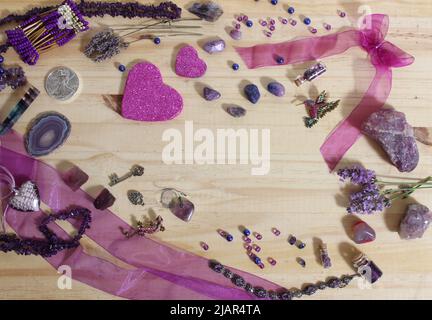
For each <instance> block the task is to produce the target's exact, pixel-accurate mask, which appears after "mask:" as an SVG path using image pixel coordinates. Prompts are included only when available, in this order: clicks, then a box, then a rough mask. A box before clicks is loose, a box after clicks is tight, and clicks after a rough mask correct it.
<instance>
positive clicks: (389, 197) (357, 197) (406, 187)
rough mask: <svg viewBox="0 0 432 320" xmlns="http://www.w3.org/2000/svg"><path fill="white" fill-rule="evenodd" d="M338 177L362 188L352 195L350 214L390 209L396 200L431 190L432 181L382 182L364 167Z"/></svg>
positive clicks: (428, 179) (355, 167)
mask: <svg viewBox="0 0 432 320" xmlns="http://www.w3.org/2000/svg"><path fill="white" fill-rule="evenodd" d="M337 174H338V176H339V177H340V179H341V181H347V180H348V181H350V182H351V183H353V184H355V185H358V186H361V190H360V191H356V192H354V193H352V194H351V195H350V202H349V206H348V207H347V211H348V213H359V214H372V213H375V212H381V211H383V210H384V209H385V208H389V207H390V206H391V204H392V202H393V201H395V200H396V199H405V198H407V197H408V196H409V195H411V194H412V193H413V192H414V191H416V190H417V189H422V188H430V187H429V186H426V187H423V186H424V185H428V184H429V183H430V181H431V180H432V178H431V177H428V178H426V179H424V180H422V181H417V182H415V183H409V184H407V183H403V182H402V183H398V182H382V181H380V180H379V179H378V178H377V176H376V173H375V171H373V170H368V169H365V168H363V167H362V166H359V165H357V166H352V167H349V168H344V169H340V170H339V171H338V173H337ZM390 184H392V185H397V186H398V187H397V188H393V189H385V188H386V186H387V185H390Z"/></svg>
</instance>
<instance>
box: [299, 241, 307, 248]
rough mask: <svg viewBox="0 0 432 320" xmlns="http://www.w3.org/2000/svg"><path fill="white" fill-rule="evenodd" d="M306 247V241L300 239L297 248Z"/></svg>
mask: <svg viewBox="0 0 432 320" xmlns="http://www.w3.org/2000/svg"><path fill="white" fill-rule="evenodd" d="M305 247H306V244H305V243H304V242H301V241H299V242H298V243H297V248H299V249H304V248H305Z"/></svg>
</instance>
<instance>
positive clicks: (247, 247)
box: [244, 244, 252, 251]
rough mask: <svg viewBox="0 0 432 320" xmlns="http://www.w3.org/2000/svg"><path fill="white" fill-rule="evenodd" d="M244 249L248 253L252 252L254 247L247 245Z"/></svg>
mask: <svg viewBox="0 0 432 320" xmlns="http://www.w3.org/2000/svg"><path fill="white" fill-rule="evenodd" d="M244 248H245V249H246V251H252V246H251V245H249V244H245V246H244Z"/></svg>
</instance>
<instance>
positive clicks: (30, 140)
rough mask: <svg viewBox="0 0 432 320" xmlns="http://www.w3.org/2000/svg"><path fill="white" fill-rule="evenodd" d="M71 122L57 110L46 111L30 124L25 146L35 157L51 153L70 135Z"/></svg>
mask: <svg viewBox="0 0 432 320" xmlns="http://www.w3.org/2000/svg"><path fill="white" fill-rule="evenodd" d="M70 131H71V124H70V122H69V120H68V119H67V118H66V117H65V116H63V115H62V114H60V113H57V112H45V113H42V114H40V115H38V116H37V118H36V119H34V120H33V121H32V122H31V124H30V129H29V130H28V131H27V133H26V136H25V147H26V150H27V152H28V154H30V155H31V156H33V157H41V156H45V155H48V154H50V153H51V152H53V151H54V150H56V149H57V148H59V147H60V146H61V145H62V144H63V143H64V142H65V141H66V140H67V138H68V137H69V134H70Z"/></svg>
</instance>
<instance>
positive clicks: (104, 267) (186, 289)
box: [0, 132, 278, 300]
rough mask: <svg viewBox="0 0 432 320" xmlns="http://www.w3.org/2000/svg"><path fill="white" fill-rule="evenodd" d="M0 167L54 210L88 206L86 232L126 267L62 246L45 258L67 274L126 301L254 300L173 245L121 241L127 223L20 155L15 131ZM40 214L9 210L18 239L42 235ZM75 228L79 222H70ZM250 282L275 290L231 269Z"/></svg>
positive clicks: (0, 152) (4, 142)
mask: <svg viewBox="0 0 432 320" xmlns="http://www.w3.org/2000/svg"><path fill="white" fill-rule="evenodd" d="M0 139H1V140H0V141H1V147H0V165H3V166H5V167H6V168H8V169H9V170H10V171H11V173H12V174H13V176H14V177H15V180H16V183H17V185H20V184H21V183H23V182H24V181H27V180H32V181H34V182H35V183H36V184H37V185H38V187H39V190H40V195H41V200H42V202H44V203H45V204H46V205H47V206H49V207H50V208H51V209H52V210H54V211H59V210H64V209H66V208H69V207H71V206H80V207H84V208H87V209H90V210H92V218H93V222H92V225H91V229H89V230H88V231H87V233H86V236H87V237H88V238H90V239H92V240H93V241H94V242H96V243H97V244H98V245H100V246H101V247H102V248H104V249H105V250H106V251H107V252H109V253H110V254H111V255H112V256H114V257H115V258H117V259H119V260H121V261H122V262H124V263H126V264H128V265H130V266H131V268H130V269H127V268H123V267H119V266H117V265H115V264H113V263H111V262H109V261H107V260H104V259H102V258H100V257H96V256H91V255H89V254H87V253H86V252H85V251H84V249H83V247H82V246H80V247H78V248H76V249H71V250H65V251H62V252H60V253H58V254H57V255H56V256H54V257H51V258H48V259H46V260H47V261H48V262H49V263H50V264H51V265H52V266H53V267H54V268H56V269H58V267H59V266H61V265H68V266H70V267H71V269H72V278H73V279H74V280H78V281H80V282H83V283H86V284H88V285H90V286H92V287H94V288H97V289H99V290H102V291H105V292H107V293H110V294H112V295H116V296H119V297H123V298H127V299H180V300H181V299H221V300H228V299H239V300H246V299H254V298H255V297H253V296H251V295H250V294H248V293H246V292H245V291H244V290H243V289H240V288H237V287H235V286H234V285H233V284H232V283H231V282H230V281H229V280H228V279H226V278H225V277H223V276H221V275H219V274H217V273H215V272H214V271H212V270H210V268H209V267H208V262H209V261H208V260H207V259H205V258H202V257H199V256H196V255H193V254H191V253H188V252H185V251H182V250H179V249H174V248H171V247H169V246H168V245H164V244H161V243H158V242H157V241H154V240H152V239H149V238H143V237H134V238H131V239H126V238H125V236H124V235H123V234H122V233H121V232H120V228H123V229H126V230H128V229H129V228H130V226H129V225H128V224H127V223H125V222H124V221H123V220H122V219H120V218H119V217H118V216H116V215H115V214H114V213H112V212H111V211H109V210H104V211H100V210H96V209H94V207H93V204H92V203H93V199H92V198H91V197H90V196H89V195H88V194H87V193H85V192H84V191H83V190H77V191H76V192H72V191H71V189H70V188H69V187H68V186H67V185H66V184H65V183H64V181H63V180H62V179H61V173H60V172H58V171H57V170H55V169H54V168H53V167H51V166H49V165H47V164H45V163H43V162H41V161H39V160H36V159H34V158H30V157H29V156H27V155H26V154H25V150H24V144H23V139H22V137H21V136H20V135H18V134H17V133H15V132H10V133H8V134H6V135H4V136H2V137H1V138H0ZM44 216H45V214H44V213H43V212H37V213H22V212H17V211H14V210H13V209H9V211H8V215H7V222H8V224H9V225H10V226H11V227H12V228H13V229H14V230H15V232H16V233H17V234H18V235H19V236H20V237H22V238H41V234H40V232H39V231H38V230H37V225H38V224H39V222H40V220H41V219H42V217H44ZM71 223H72V224H73V225H74V227H78V226H79V222H75V221H71ZM50 228H52V230H53V231H54V232H56V233H57V235H58V236H59V237H62V238H65V239H67V238H68V237H69V236H68V234H67V233H66V232H65V231H64V230H63V229H62V228H60V227H59V226H58V225H53V226H50ZM232 270H233V272H235V273H237V274H239V275H241V276H242V277H244V278H245V280H246V281H248V282H250V283H252V284H253V285H255V286H262V287H264V288H266V289H269V290H272V289H273V290H275V289H277V288H278V286H277V285H275V284H273V283H271V282H269V281H267V280H264V279H262V278H259V277H257V276H254V275H251V274H248V273H246V272H243V271H239V270H235V269H232Z"/></svg>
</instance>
